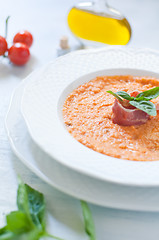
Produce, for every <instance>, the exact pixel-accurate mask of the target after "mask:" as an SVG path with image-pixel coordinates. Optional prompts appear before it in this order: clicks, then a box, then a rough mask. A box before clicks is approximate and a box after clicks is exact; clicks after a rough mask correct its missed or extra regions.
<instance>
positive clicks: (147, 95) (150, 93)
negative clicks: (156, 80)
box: [135, 87, 159, 100]
mask: <svg viewBox="0 0 159 240" xmlns="http://www.w3.org/2000/svg"><path fill="white" fill-rule="evenodd" d="M158 96H159V87H155V88H152V89H150V90H147V91H144V92H141V93H139V94H138V95H137V96H136V98H135V100H137V99H139V98H140V100H141V97H142V98H144V99H143V100H145V99H147V100H152V99H154V98H157V97H158Z"/></svg>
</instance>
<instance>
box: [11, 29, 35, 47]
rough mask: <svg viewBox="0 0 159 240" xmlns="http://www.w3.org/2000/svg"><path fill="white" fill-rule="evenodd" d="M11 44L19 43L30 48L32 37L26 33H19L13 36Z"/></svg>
mask: <svg viewBox="0 0 159 240" xmlns="http://www.w3.org/2000/svg"><path fill="white" fill-rule="evenodd" d="M13 42H14V43H16V42H21V43H24V44H26V45H27V46H28V47H30V46H31V45H32V43H33V36H32V35H31V33H30V32H28V31H20V32H18V33H17V34H16V35H15V37H14V39H13Z"/></svg>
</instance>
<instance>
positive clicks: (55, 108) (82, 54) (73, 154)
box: [21, 47, 159, 186]
mask: <svg viewBox="0 0 159 240" xmlns="http://www.w3.org/2000/svg"><path fill="white" fill-rule="evenodd" d="M158 66H159V53H158V52H155V51H152V50H148V49H138V50H135V49H131V48H126V47H124V48H114V47H108V48H103V49H96V50H87V51H77V52H75V53H71V54H68V55H66V56H64V57H61V58H59V59H57V60H56V61H55V62H53V63H50V64H48V65H47V66H46V67H45V68H44V69H43V71H42V72H41V74H40V76H38V77H32V79H31V81H30V82H29V84H28V85H27V86H26V88H25V91H24V95H23V98H22V106H21V110H22V114H23V116H24V119H25V121H26V123H27V126H28V129H29V132H30V134H31V136H32V138H33V140H34V141H35V142H36V143H37V144H38V145H39V146H40V147H41V148H42V149H43V150H44V151H45V152H46V153H48V154H49V155H50V156H52V157H53V158H54V159H55V160H56V161H58V162H60V163H62V164H64V165H65V166H67V167H69V168H71V169H75V170H76V171H80V172H82V173H85V174H87V175H89V176H93V177H96V178H98V179H102V180H106V181H111V182H116V183H122V184H126V185H137V186H159V161H156V162H135V161H127V160H122V159H116V158H112V157H108V156H106V155H103V154H100V153H98V152H95V151H93V150H91V149H89V148H87V147H85V146H84V145H82V144H80V143H79V142H78V141H76V140H75V139H74V138H73V137H72V136H71V135H70V134H69V133H68V132H67V130H66V128H65V126H64V123H63V119H62V105H63V103H64V100H65V98H66V96H67V94H68V93H69V92H71V91H72V90H73V89H74V88H75V87H77V86H78V85H80V84H82V83H83V82H85V81H89V80H91V79H92V78H94V77H95V76H97V75H116V74H132V75H138V76H139V75H140V76H142V75H147V76H154V77H159V74H158V72H159V67H158ZM103 69H104V70H103ZM150 71H151V72H150ZM155 72H156V73H155Z"/></svg>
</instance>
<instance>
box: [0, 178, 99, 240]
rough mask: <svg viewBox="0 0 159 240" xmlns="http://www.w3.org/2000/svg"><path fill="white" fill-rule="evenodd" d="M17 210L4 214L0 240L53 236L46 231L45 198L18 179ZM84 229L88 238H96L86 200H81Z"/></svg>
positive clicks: (94, 239)
mask: <svg viewBox="0 0 159 240" xmlns="http://www.w3.org/2000/svg"><path fill="white" fill-rule="evenodd" d="M17 206H18V210H17V211H14V212H11V213H10V214H8V215H7V216H6V223H7V225H6V226H5V227H3V228H2V229H0V240H40V239H41V238H42V237H50V238H52V239H56V240H63V239H61V238H59V237H56V236H53V235H51V234H49V233H47V231H46V219H45V200H44V196H43V194H42V193H40V192H38V191H36V190H35V189H33V188H31V187H30V186H28V185H27V184H24V183H23V182H22V181H21V180H20V179H19V187H18V193H17ZM81 206H82V210H83V216H84V225H85V231H86V233H87V234H88V236H89V237H90V240H96V238H95V229H94V225H93V218H92V215H91V212H90V210H89V208H88V205H87V203H86V202H84V201H81Z"/></svg>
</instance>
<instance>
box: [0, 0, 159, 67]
mask: <svg viewBox="0 0 159 240" xmlns="http://www.w3.org/2000/svg"><path fill="white" fill-rule="evenodd" d="M79 2H80V1H79V0H67V1H66V0H53V1H52V0H45V1H43V0H34V1H31V0H24V1H21V0H14V1H12V0H6V1H4V2H2V1H1V7H0V34H1V35H3V34H4V21H5V19H6V17H7V16H8V15H10V16H11V18H10V21H9V32H8V40H9V41H10V42H11V41H12V39H13V36H14V34H15V33H16V32H18V31H19V30H21V29H27V30H29V31H30V32H31V33H32V34H33V36H34V40H35V41H34V44H33V46H32V50H31V51H32V55H33V56H35V58H36V60H37V61H36V65H41V64H43V63H46V62H48V61H50V60H52V59H54V58H55V57H56V50H57V48H58V47H59V40H60V38H61V36H63V35H66V36H68V38H69V45H70V46H71V47H73V46H75V45H76V44H78V42H77V40H76V39H75V38H74V37H73V35H72V34H71V32H70V30H69V28H68V25H67V14H68V12H69V10H70V9H71V8H72V7H73V6H74V5H75V4H77V3H79ZM83 2H84V1H83ZM87 2H88V1H87ZM108 4H109V5H110V6H112V7H114V8H116V9H117V10H119V11H120V12H121V13H122V14H123V15H124V16H125V17H126V18H127V20H128V21H129V23H130V25H131V28H132V37H131V40H130V42H129V43H128V45H129V46H131V47H147V48H154V49H159V44H158V42H159V41H158V40H159V31H158V28H159V26H158V22H159V15H158V9H159V1H158V0H151V1H150V0H140V1H138V0H129V1H127V0H108Z"/></svg>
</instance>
